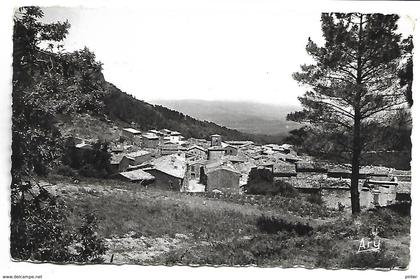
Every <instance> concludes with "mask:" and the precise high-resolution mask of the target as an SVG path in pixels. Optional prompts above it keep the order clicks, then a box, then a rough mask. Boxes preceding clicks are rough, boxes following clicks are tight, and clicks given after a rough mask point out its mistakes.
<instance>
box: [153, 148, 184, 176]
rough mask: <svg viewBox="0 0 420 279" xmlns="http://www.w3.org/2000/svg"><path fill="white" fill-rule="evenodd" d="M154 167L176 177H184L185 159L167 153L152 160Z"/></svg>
mask: <svg viewBox="0 0 420 279" xmlns="http://www.w3.org/2000/svg"><path fill="white" fill-rule="evenodd" d="M152 164H153V166H154V168H155V169H156V170H158V171H161V172H163V173H166V174H169V175H171V176H174V177H177V178H184V176H185V168H186V160H185V158H184V157H182V156H177V155H174V154H173V155H167V156H162V157H159V158H156V159H155V160H153V162H152Z"/></svg>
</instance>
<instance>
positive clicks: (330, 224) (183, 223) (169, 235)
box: [46, 177, 410, 268]
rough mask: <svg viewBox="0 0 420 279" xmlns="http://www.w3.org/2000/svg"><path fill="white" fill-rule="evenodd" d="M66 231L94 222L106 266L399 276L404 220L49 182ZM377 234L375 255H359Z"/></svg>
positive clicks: (289, 202) (105, 184) (281, 203)
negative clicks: (385, 271) (86, 218)
mask: <svg viewBox="0 0 420 279" xmlns="http://www.w3.org/2000/svg"><path fill="white" fill-rule="evenodd" d="M46 183H47V184H49V185H48V186H46V188H47V189H48V190H49V191H50V192H51V193H53V194H54V195H57V196H60V197H61V198H62V199H64V201H65V202H66V204H67V215H68V220H69V221H68V222H69V223H68V224H67V225H68V226H69V227H74V226H78V225H79V224H80V223H81V221H82V220H81V218H82V217H81V216H83V215H85V214H86V213H94V214H95V215H96V216H97V217H98V220H99V221H98V222H99V227H98V234H99V235H100V236H101V237H104V238H105V240H106V245H107V247H108V251H107V253H106V255H105V256H104V257H103V258H104V261H105V263H111V262H112V263H113V264H147V265H156V264H159V265H162V264H164V265H179V264H181V265H258V266H283V267H292V266H305V267H323V268H405V267H407V265H408V263H409V244H410V217H409V216H407V215H403V214H402V213H398V212H396V211H395V210H392V209H378V210H375V211H369V212H364V213H362V214H360V215H359V216H357V217H353V216H351V215H350V214H349V213H344V212H338V211H330V210H326V209H325V208H324V207H323V206H322V205H317V204H311V203H309V202H308V201H306V200H305V199H303V198H300V197H294V198H286V197H279V196H275V197H263V196H251V195H249V196H247V195H239V194H237V195H234V194H231V195H227V194H225V195H220V194H210V193H205V194H204V193H202V194H187V193H178V192H169V191H161V190H157V189H153V188H144V187H141V186H139V185H136V184H131V183H124V182H120V181H113V180H108V181H104V180H92V179H89V180H84V181H80V182H79V181H75V182H74V181H72V180H71V179H68V178H63V177H51V178H50V179H49V181H46ZM373 228H376V229H377V230H378V237H379V239H380V241H381V249H380V252H365V253H357V250H358V248H359V244H360V240H361V239H362V238H365V239H368V238H369V236H370V234H371V231H372V229H373Z"/></svg>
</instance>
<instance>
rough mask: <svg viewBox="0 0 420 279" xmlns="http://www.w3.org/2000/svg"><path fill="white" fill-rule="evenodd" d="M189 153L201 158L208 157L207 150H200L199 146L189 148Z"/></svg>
mask: <svg viewBox="0 0 420 279" xmlns="http://www.w3.org/2000/svg"><path fill="white" fill-rule="evenodd" d="M188 153H189V154H192V155H195V156H199V157H201V158H205V157H206V151H204V150H200V149H198V148H193V149H190V150H188Z"/></svg>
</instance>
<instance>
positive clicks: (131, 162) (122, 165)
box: [118, 156, 135, 172]
mask: <svg viewBox="0 0 420 279" xmlns="http://www.w3.org/2000/svg"><path fill="white" fill-rule="evenodd" d="M134 164H135V161H134V160H132V159H130V158H127V157H125V156H124V157H123V158H122V159H121V161H120V164H119V165H118V171H119V172H122V171H126V170H127V169H128V166H129V165H134Z"/></svg>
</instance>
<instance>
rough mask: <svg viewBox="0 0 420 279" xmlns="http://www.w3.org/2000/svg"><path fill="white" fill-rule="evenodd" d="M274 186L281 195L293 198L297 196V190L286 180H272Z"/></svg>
mask: <svg viewBox="0 0 420 279" xmlns="http://www.w3.org/2000/svg"><path fill="white" fill-rule="evenodd" d="M274 187H275V188H276V189H277V191H278V192H277V193H278V194H280V195H281V196H283V197H289V198H295V197H297V196H299V192H298V190H296V189H295V187H293V186H292V185H291V184H290V183H288V182H286V181H283V180H277V181H276V182H274Z"/></svg>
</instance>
